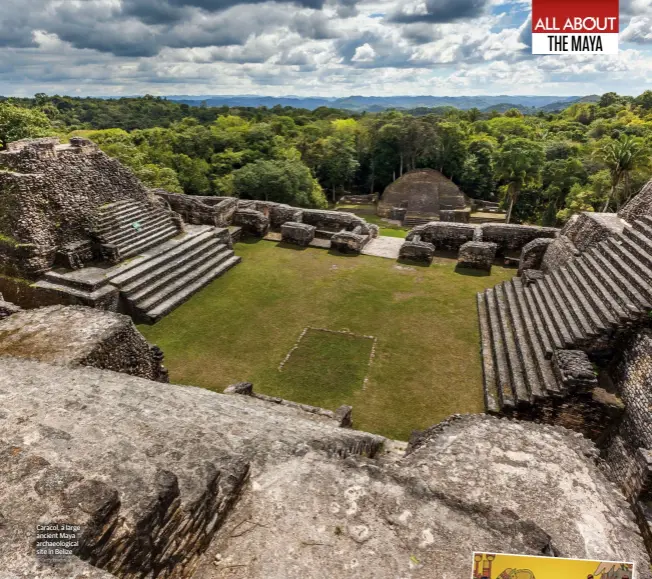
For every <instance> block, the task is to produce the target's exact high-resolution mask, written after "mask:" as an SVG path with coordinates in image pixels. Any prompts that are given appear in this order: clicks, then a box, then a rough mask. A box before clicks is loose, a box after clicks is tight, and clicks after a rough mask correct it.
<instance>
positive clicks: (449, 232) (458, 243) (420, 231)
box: [406, 221, 479, 251]
mask: <svg viewBox="0 0 652 579" xmlns="http://www.w3.org/2000/svg"><path fill="white" fill-rule="evenodd" d="M478 229H479V228H478V227H477V226H476V225H467V224H464V223H444V222H441V221H432V222H430V223H426V224H425V225H418V226H417V227H415V228H414V229H412V230H411V231H410V232H409V233H408V234H407V236H406V240H407V241H412V239H413V238H414V237H415V236H419V238H420V240H421V241H424V242H426V243H431V244H433V245H434V246H435V248H436V249H438V250H439V249H443V250H448V251H459V249H460V247H462V245H464V244H465V243H466V242H467V241H473V239H474V235H475V232H476V231H477V230H478Z"/></svg>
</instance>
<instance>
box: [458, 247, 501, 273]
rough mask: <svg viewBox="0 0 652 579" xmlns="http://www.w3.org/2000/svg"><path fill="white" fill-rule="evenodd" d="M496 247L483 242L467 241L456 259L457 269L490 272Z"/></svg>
mask: <svg viewBox="0 0 652 579" xmlns="http://www.w3.org/2000/svg"><path fill="white" fill-rule="evenodd" d="M497 249H498V246H497V245H496V244H495V243H486V242H483V241H467V242H466V243H465V244H464V245H463V246H462V247H460V252H459V255H458V257H457V267H461V268H468V269H479V270H483V271H491V266H492V264H493V262H494V259H495V258H496V250H497Z"/></svg>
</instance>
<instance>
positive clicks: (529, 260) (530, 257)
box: [518, 237, 556, 275]
mask: <svg viewBox="0 0 652 579" xmlns="http://www.w3.org/2000/svg"><path fill="white" fill-rule="evenodd" d="M555 241H556V240H555V239H549V238H545V237H543V238H541V239H534V240H532V241H530V243H527V244H526V245H525V246H524V247H523V249H522V250H521V257H520V259H519V262H518V275H522V274H523V272H524V271H525V270H526V269H541V266H542V264H543V258H544V256H545V254H546V252H547V251H548V247H549V246H550V244H551V243H555Z"/></svg>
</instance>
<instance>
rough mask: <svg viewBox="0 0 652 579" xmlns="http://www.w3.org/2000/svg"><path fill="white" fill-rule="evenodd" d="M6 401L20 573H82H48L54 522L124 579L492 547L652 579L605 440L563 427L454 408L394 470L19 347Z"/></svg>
mask: <svg viewBox="0 0 652 579" xmlns="http://www.w3.org/2000/svg"><path fill="white" fill-rule="evenodd" d="M0 408H1V409H2V419H0V440H2V441H3V444H4V445H5V446H3V447H2V450H0V454H1V456H0V458H2V460H1V461H0V472H1V473H2V474H3V476H2V477H0V488H1V490H2V496H3V514H4V512H5V511H6V509H7V508H8V507H9V506H10V507H11V516H10V517H6V519H4V524H3V527H2V531H1V532H2V533H3V540H2V541H0V569H2V570H3V572H5V573H9V576H11V575H12V574H16V575H18V576H20V577H47V579H50V577H52V578H54V577H57V579H70V577H76V575H71V574H69V573H68V571H67V570H66V571H64V574H62V575H57V574H56V572H55V571H52V572H51V575H49V576H48V575H46V574H45V573H41V572H40V570H38V569H37V567H36V566H37V564H38V563H37V562H36V561H35V558H34V556H33V536H34V534H33V530H34V529H33V527H34V521H39V520H45V519H47V518H52V519H55V520H65V521H66V522H69V523H72V524H80V525H83V526H84V529H85V530H84V540H83V542H82V546H81V547H80V549H79V550H78V555H79V557H80V558H82V559H84V560H88V561H90V562H91V563H94V564H95V565H97V566H98V567H100V568H102V569H110V570H111V572H112V573H114V574H115V575H116V576H119V577H124V576H143V577H145V576H148V575H151V576H154V575H155V574H156V573H158V574H159V575H160V576H163V575H162V574H161V573H160V571H161V570H163V569H164V570H165V573H167V575H168V576H170V577H176V578H178V579H190V578H192V579H213V578H215V577H218V576H220V575H224V576H227V575H229V574H232V573H231V571H232V569H233V568H235V566H238V567H237V568H238V569H244V571H242V572H241V573H240V574H241V575H242V576H243V577H247V579H263V578H264V579H286V578H287V577H306V578H311V579H331V578H332V577H337V578H342V579H353V578H354V577H355V578H356V579H357V578H360V577H374V578H376V579H395V578H396V577H407V576H410V575H413V576H415V577H417V575H415V574H414V571H415V569H414V561H415V560H417V561H419V565H420V567H419V568H418V569H417V571H418V573H419V575H418V576H419V577H435V576H436V577H438V578H439V579H459V578H460V577H464V576H466V574H467V573H468V570H469V561H470V560H471V555H472V552H473V550H474V549H477V545H478V544H481V545H483V548H484V549H486V550H491V551H497V552H501V551H503V552H504V551H507V552H514V551H515V552H532V553H550V554H552V553H563V554H564V555H566V556H569V557H577V558H589V559H602V558H604V557H605V553H608V554H609V558H612V559H616V560H628V561H635V562H636V563H637V564H638V565H639V566H640V568H641V569H642V573H641V575H640V577H639V579H649V577H650V575H649V573H647V571H646V567H645V561H646V555H645V551H644V547H643V543H642V540H641V537H640V535H639V534H638V531H637V528H636V526H635V523H634V522H633V521H632V520H631V511H630V510H629V506H628V504H627V503H626V502H625V500H624V499H623V498H622V496H621V495H620V494H619V493H618V492H617V491H616V489H615V487H614V485H613V484H612V483H610V482H609V481H608V480H607V479H606V478H605V476H604V475H603V474H602V472H601V471H600V469H599V468H598V466H597V465H596V463H595V460H596V456H597V449H596V448H595V447H594V446H593V445H592V444H591V443H589V442H588V441H587V440H585V439H582V438H581V437H577V436H576V435H574V434H572V433H569V432H567V431H564V430H561V429H554V428H551V427H547V426H542V425H539V424H532V423H523V422H516V421H506V420H497V419H492V418H489V417H484V416H473V417H471V416H470V417H465V418H455V419H451V420H449V421H447V422H446V423H443V424H441V425H439V426H437V427H434V428H432V429H429V430H428V431H427V432H425V433H424V434H423V435H422V436H421V438H420V440H419V442H418V444H415V445H413V446H412V448H411V450H410V453H409V454H408V455H407V456H406V457H404V458H400V459H398V460H397V461H396V462H394V463H393V464H388V463H387V462H384V461H378V460H376V457H377V455H378V454H379V453H380V451H381V449H382V444H383V443H384V442H385V441H384V439H382V438H381V437H378V436H374V435H370V434H366V433H362V432H356V431H353V430H351V429H346V428H338V427H336V426H334V425H331V424H329V423H325V422H324V421H321V420H315V417H314V416H313V415H312V414H310V413H307V412H303V411H300V410H299V409H297V408H295V407H291V406H286V405H283V404H270V403H269V402H266V401H264V400H259V399H257V398H255V397H253V396H224V395H221V394H217V393H215V392H211V391H208V390H205V389H202V388H192V387H183V386H174V385H169V384H158V383H153V382H150V381H148V380H144V379H142V378H136V377H133V376H127V375H122V374H118V373H115V372H107V371H104V370H98V369H96V368H88V367H85V368H66V367H62V366H53V365H48V364H43V363H39V362H34V361H28V360H20V359H15V358H8V357H0ZM515 461H517V462H518V468H516V467H515ZM542 480H545V481H546V482H545V484H542V483H541V481H542ZM569 489H571V490H569ZM506 504H508V505H509V512H507V511H506V510H505V505H506ZM406 513H409V515H406ZM569 520H576V521H590V524H586V525H579V524H578V525H569V524H568V521H569ZM327 542H328V544H329V545H332V546H333V548H332V549H321V548H320V547H322V546H323V545H324V544H326V543H327ZM306 549H311V553H312V554H311V555H310V556H305V555H303V553H304V552H305V550H306ZM125 553H128V555H127V556H126V557H125V556H124V554H125ZM297 553H302V555H301V556H297ZM353 560H355V561H356V562H357V566H355V567H353V568H352V567H351V561H353ZM52 569H53V570H54V568H52ZM361 569H363V570H364V572H362V574H361V571H360V570H361ZM238 572H240V571H238ZM65 573H68V574H65ZM99 576H100V575H97V576H96V577H99Z"/></svg>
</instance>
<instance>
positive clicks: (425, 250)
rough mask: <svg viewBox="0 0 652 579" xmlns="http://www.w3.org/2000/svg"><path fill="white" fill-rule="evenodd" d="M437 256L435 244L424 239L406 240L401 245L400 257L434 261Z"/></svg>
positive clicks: (411, 259)
mask: <svg viewBox="0 0 652 579" xmlns="http://www.w3.org/2000/svg"><path fill="white" fill-rule="evenodd" d="M434 256H435V246H434V245H433V244H432V243H426V242H424V241H406V242H405V243H404V244H403V245H401V249H400V250H399V254H398V258H399V259H405V260H408V261H423V262H425V263H432V260H433V258H434Z"/></svg>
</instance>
